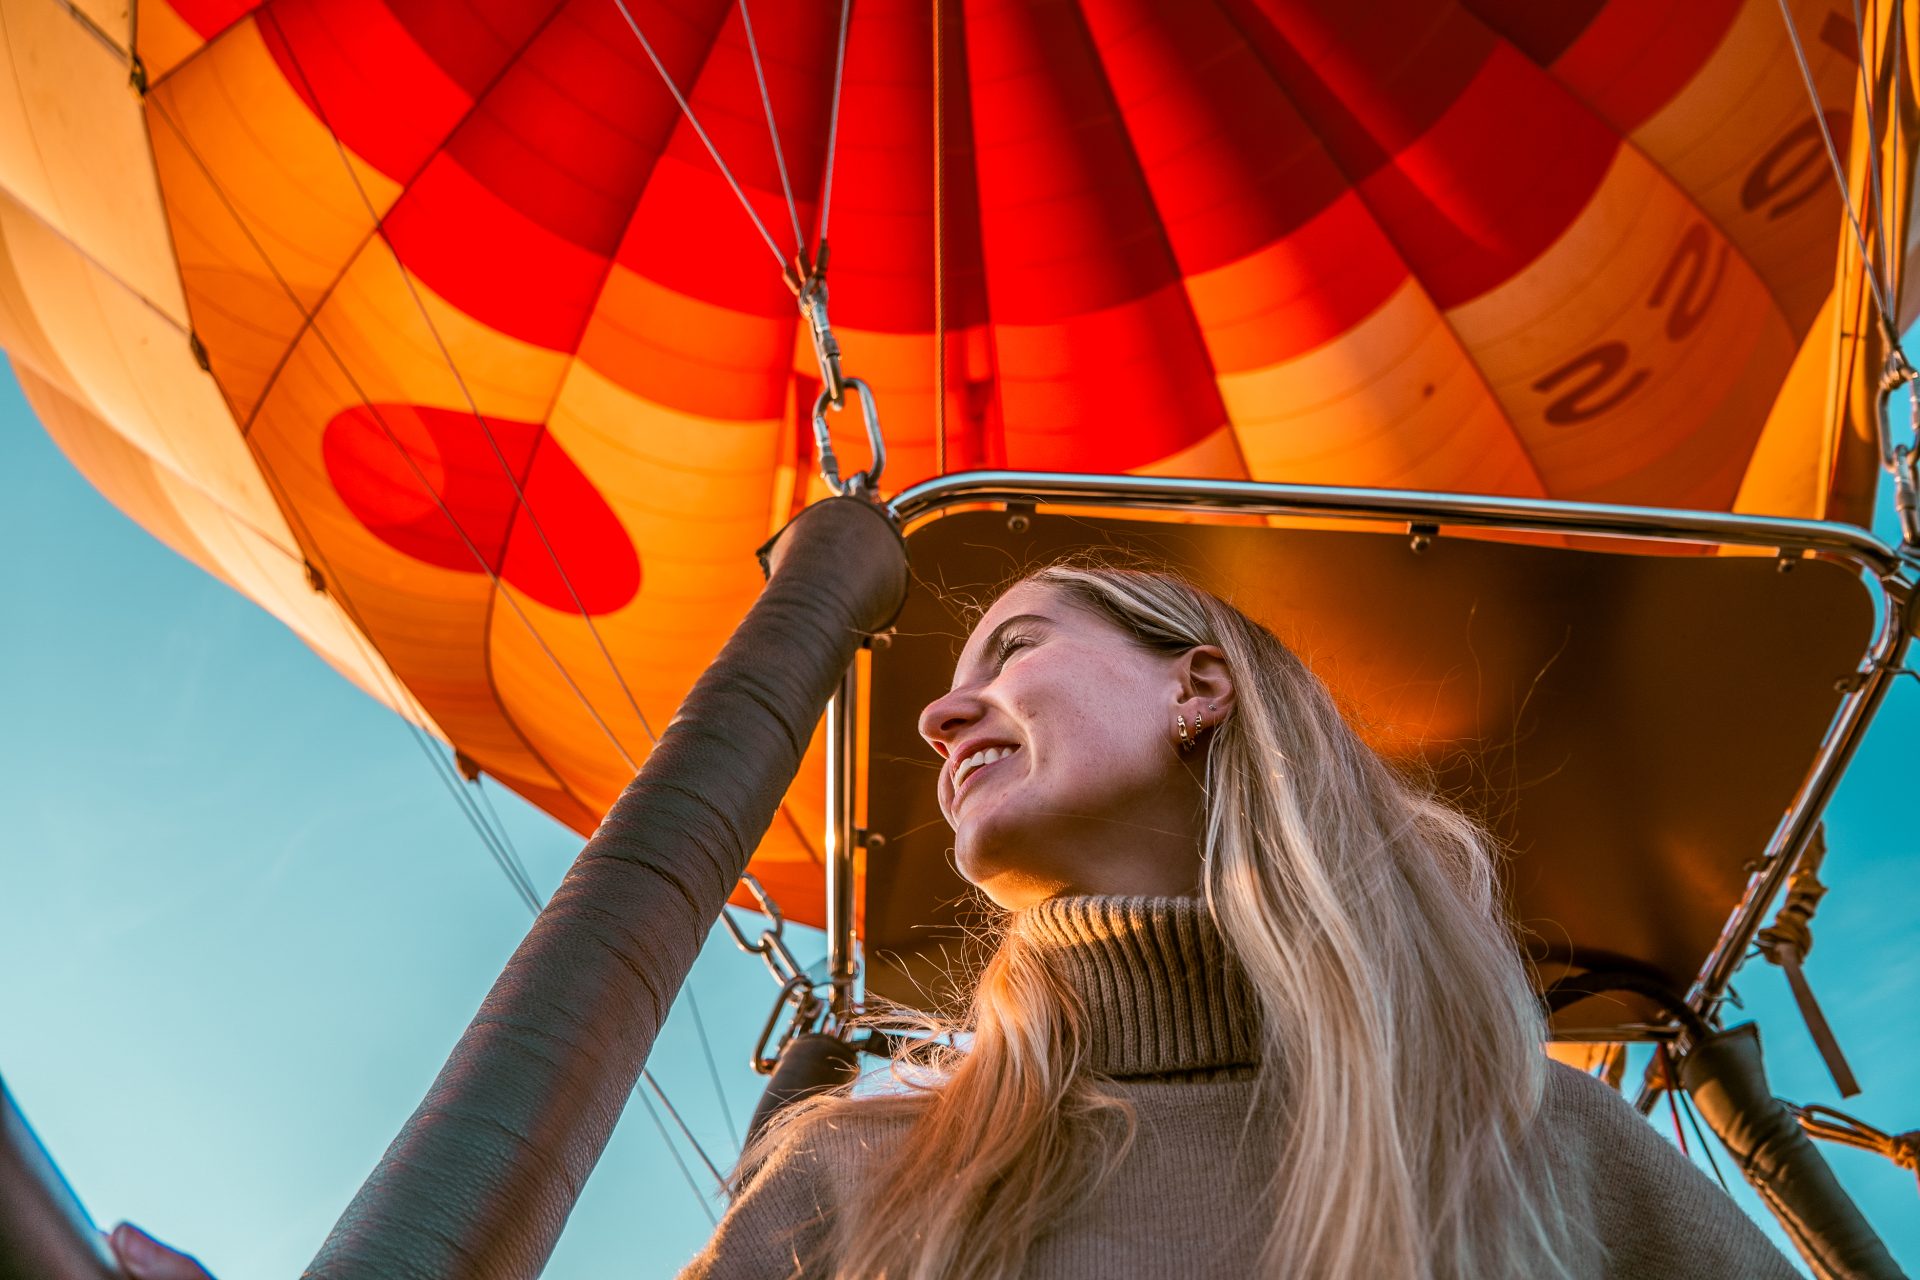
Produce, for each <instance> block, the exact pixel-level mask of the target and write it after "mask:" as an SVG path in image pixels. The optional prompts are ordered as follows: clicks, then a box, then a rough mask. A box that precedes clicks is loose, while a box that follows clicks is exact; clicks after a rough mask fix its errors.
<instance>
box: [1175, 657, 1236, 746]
mask: <svg viewBox="0 0 1920 1280" xmlns="http://www.w3.org/2000/svg"><path fill="white" fill-rule="evenodd" d="M1174 675H1175V677H1176V678H1177V679H1178V681H1179V684H1180V707H1179V708H1178V709H1179V710H1181V711H1182V712H1184V714H1185V715H1186V716H1187V717H1188V718H1189V719H1192V718H1193V716H1194V713H1195V712H1204V713H1205V715H1206V723H1207V725H1208V726H1213V725H1217V724H1219V723H1221V722H1222V721H1224V720H1225V719H1226V718H1227V716H1228V715H1229V714H1231V712H1232V710H1233V672H1232V670H1231V669H1229V668H1228V666H1227V655H1226V654H1225V653H1223V652H1222V651H1221V650H1220V648H1219V647H1218V646H1217V645H1211V644H1203V645H1196V646H1194V647H1193V648H1191V649H1189V650H1187V651H1186V652H1185V653H1183V654H1181V655H1180V659H1179V662H1178V664H1177V665H1176V667H1175V669H1174Z"/></svg>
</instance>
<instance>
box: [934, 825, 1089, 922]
mask: <svg viewBox="0 0 1920 1280" xmlns="http://www.w3.org/2000/svg"><path fill="white" fill-rule="evenodd" d="M996 855H1001V856H996ZM1004 855H1005V849H1004V847H1002V848H994V847H993V846H992V845H983V844H982V843H980V842H978V841H972V840H963V841H961V842H959V843H958V844H957V845H956V846H955V848H954V859H953V861H954V867H955V868H956V869H957V870H958V871H959V872H960V875H961V877H962V878H963V879H965V880H966V882H967V883H968V884H971V885H972V886H973V887H974V888H976V889H978V890H980V892H982V893H984V894H986V895H987V897H989V898H991V899H992V900H993V901H994V903H995V904H996V905H998V906H999V907H1001V908H1002V909H1003V910H1007V911H1019V910H1021V909H1023V908H1025V907H1030V906H1032V905H1033V904H1034V903H1036V902H1040V901H1042V900H1043V899H1046V898H1050V897H1052V896H1054V894H1056V893H1059V892H1060V891H1061V889H1062V888H1063V887H1064V884H1063V883H1062V881H1061V880H1060V878H1059V877H1058V876H1052V875H1048V874H1046V873H1045V872H1044V871H1042V870H1040V869H1039V868H1035V867H1030V866H1022V865H1020V864H1019V862H1018V861H1016V860H1015V859H1014V858H1011V857H1007V856H1004Z"/></svg>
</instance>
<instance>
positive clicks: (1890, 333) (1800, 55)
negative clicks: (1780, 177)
mask: <svg viewBox="0 0 1920 1280" xmlns="http://www.w3.org/2000/svg"><path fill="white" fill-rule="evenodd" d="M1779 5H1780V17H1781V20H1782V21H1784V22H1785V23H1786V24H1787V35H1788V38H1789V43H1791V44H1792V46H1793V59H1794V61H1795V62H1796V63H1798V64H1799V66H1800V79H1801V82H1802V83H1803V84H1805V85H1806V89H1807V96H1808V97H1809V98H1810V99H1812V101H1813V119H1814V122H1815V123H1816V124H1818V125H1819V126H1820V138H1821V140H1822V141H1823V142H1825V143H1826V146H1827V159H1828V161H1829V162H1830V163H1831V164H1832V165H1833V180H1834V181H1835V182H1836V183H1838V184H1839V186H1840V202H1841V204H1843V205H1844V206H1845V207H1846V211H1847V223H1848V225H1849V226H1851V227H1852V228H1853V238H1854V241H1855V242H1856V243H1857V244H1858V245H1859V246H1860V268H1861V273H1862V274H1863V275H1864V276H1865V277H1866V282H1867V289H1868V291H1869V292H1871V293H1872V294H1873V301H1874V305H1875V307H1877V308H1878V309H1879V312H1880V323H1881V325H1882V327H1883V328H1884V329H1885V330H1886V334H1887V341H1888V343H1889V344H1890V345H1892V346H1894V347H1896V348H1897V347H1898V346H1899V345H1900V335H1899V333H1898V332H1896V326H1897V324H1898V320H1897V319H1896V318H1895V316H1894V314H1893V308H1892V306H1891V304H1890V303H1889V301H1888V298H1887V295H1886V289H1885V287H1884V286H1883V285H1882V284H1881V281H1880V273H1879V271H1878V269H1877V268H1876V267H1875V266H1874V263H1873V251H1872V250H1871V249H1870V248H1869V247H1868V246H1867V236H1866V232H1865V231H1863V230H1861V227H1860V218H1859V216H1858V215H1857V214H1856V213H1855V212H1854V209H1853V193H1852V192H1851V191H1849V190H1848V189H1847V172H1846V167H1845V166H1844V165H1842V164H1841V162H1840V149H1839V148H1838V147H1836V146H1835V145H1834V143H1833V131H1832V130H1830V129H1829V128H1827V116H1826V111H1825V108H1824V105H1823V104H1822V103H1821V101H1820V90H1819V88H1818V87H1816V86H1815V84H1814V83H1813V71H1812V69H1811V68H1809V67H1808V66H1807V51H1806V49H1805V48H1804V47H1803V46H1802V45H1801V43H1800V29H1799V27H1797V26H1795V25H1794V21H1793V13H1792V11H1791V10H1790V9H1789V8H1788V7H1787V0H1779ZM1864 70H1865V69H1864V68H1862V72H1863V74H1864ZM1869 83H1870V82H1869ZM1868 96H1869V97H1871V96H1872V94H1871V92H1869V94H1868Z"/></svg>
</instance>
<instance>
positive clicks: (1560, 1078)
mask: <svg viewBox="0 0 1920 1280" xmlns="http://www.w3.org/2000/svg"><path fill="white" fill-rule="evenodd" d="M1547 1066H1548V1071H1547V1079H1546V1091H1545V1095H1544V1097H1543V1099H1542V1102H1541V1108H1540V1119H1539V1133H1540V1136H1541V1139H1542V1141H1543V1142H1544V1144H1545V1147H1546V1153H1547V1162H1548V1165H1549V1168H1550V1169H1551V1171H1552V1175H1553V1179H1554V1183H1555V1190H1556V1192H1557V1193H1558V1196H1559V1199H1560V1201H1561V1203H1562V1204H1563V1205H1566V1206H1567V1207H1568V1208H1569V1209H1570V1210H1571V1211H1573V1212H1574V1214H1575V1215H1576V1216H1577V1218H1578V1219H1580V1220H1581V1221H1582V1223H1583V1225H1584V1226H1585V1227H1586V1228H1587V1230H1588V1233H1589V1234H1590V1235H1591V1236H1592V1237H1593V1239H1594V1241H1595V1243H1596V1244H1597V1245H1598V1246H1599V1247H1600V1249H1601V1250H1602V1251H1603V1252H1604V1254H1605V1270H1604V1274H1605V1275H1608V1276H1615V1277H1640V1276H1664V1275H1681V1274H1684V1275H1689V1276H1700V1277H1708V1278H1711V1277H1721V1276H1724V1277H1740V1278H1741V1280H1774V1278H1775V1277H1778V1278H1779V1280H1794V1278H1795V1277H1797V1276H1799V1272H1798V1271H1796V1270H1795V1269H1794V1268H1793V1267H1792V1266H1791V1265H1790V1264H1789V1263H1788V1262H1787V1260H1786V1258H1785V1257H1784V1256H1782V1254H1781V1253H1780V1251H1779V1250H1778V1249H1776V1248H1774V1246H1773V1244H1772V1242H1771V1241H1769V1240H1768V1239H1767V1238H1766V1236H1765V1235H1764V1234H1763V1233H1762V1232H1761V1230H1760V1228H1759V1226H1758V1225H1757V1224H1756V1223H1755V1222H1754V1221H1753V1220H1752V1219H1751V1218H1749V1217H1748V1216H1747V1215H1746V1213H1745V1211H1743V1210H1742V1209H1741V1208H1740V1206H1738V1205H1736V1204H1735V1203H1734V1202H1733V1200H1732V1199H1731V1198H1729V1197H1728V1195H1727V1194H1726V1192H1724V1191H1723V1190H1721V1189H1720V1187H1719V1186H1718V1185H1717V1184H1715V1183H1714V1182H1713V1180H1712V1179H1710V1178H1709V1177H1708V1176H1707V1175H1706V1174H1705V1173H1704V1172H1702V1171H1701V1170H1700V1169H1699V1167H1698V1166H1696V1165H1695V1164H1694V1163H1693V1161H1691V1160H1689V1159H1688V1158H1687V1157H1686V1156H1684V1155H1682V1154H1681V1153H1680V1151H1679V1150H1678V1149H1676V1148H1675V1147H1674V1146H1673V1144H1671V1143H1669V1142H1668V1141H1667V1140H1666V1139H1665V1138H1663V1137H1661V1136H1660V1135H1659V1134H1658V1133H1657V1132H1655V1131H1654V1128H1653V1126H1652V1125H1651V1124H1649V1123H1648V1122H1647V1121H1646V1120H1645V1119H1644V1118H1643V1117H1642V1116H1641V1115H1640V1113H1639V1112H1638V1111H1636V1110H1635V1109H1634V1108H1633V1106H1632V1105H1631V1104H1630V1103H1628V1102H1627V1100H1626V1099H1625V1098H1622V1097H1621V1096H1620V1095H1619V1094H1618V1093H1616V1092H1615V1091H1614V1090H1613V1089H1612V1088H1610V1087H1609V1086H1608V1085H1606V1084H1604V1083H1602V1082H1601V1081H1599V1080H1596V1079H1594V1078H1593V1077H1592V1076H1589V1075H1587V1074H1586V1073H1585V1072H1582V1071H1578V1070H1575V1069H1574V1068H1572V1067H1569V1066H1566V1065H1564V1064H1562V1063H1558V1062H1549V1063H1548V1064H1547Z"/></svg>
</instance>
